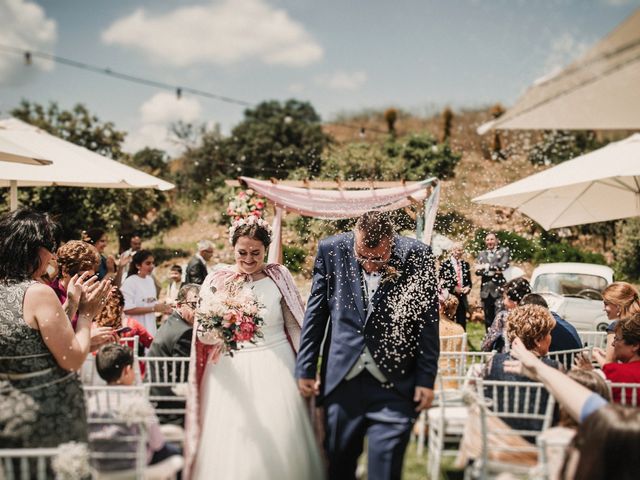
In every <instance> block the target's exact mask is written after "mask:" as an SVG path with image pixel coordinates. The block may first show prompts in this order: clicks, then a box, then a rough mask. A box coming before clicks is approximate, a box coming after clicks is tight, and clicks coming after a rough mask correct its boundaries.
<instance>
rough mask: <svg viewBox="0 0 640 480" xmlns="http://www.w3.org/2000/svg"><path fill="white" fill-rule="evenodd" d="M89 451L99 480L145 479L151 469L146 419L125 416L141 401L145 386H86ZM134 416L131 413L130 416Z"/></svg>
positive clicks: (143, 396)
mask: <svg viewBox="0 0 640 480" xmlns="http://www.w3.org/2000/svg"><path fill="white" fill-rule="evenodd" d="M84 394H85V399H86V402H87V413H88V415H87V423H88V424H89V448H90V450H91V453H90V458H91V463H92V465H93V467H94V469H95V470H96V477H97V478H99V479H105V480H119V479H125V478H139V479H141V478H144V476H145V469H146V465H147V435H146V419H145V418H138V417H136V418H123V417H122V416H121V412H123V410H125V409H126V408H127V407H128V406H129V405H131V404H132V403H133V401H134V399H135V398H136V396H137V397H141V398H142V399H144V400H146V401H148V389H147V387H145V386H122V387H120V386H106V387H102V386H85V387H84ZM128 413H131V412H128Z"/></svg>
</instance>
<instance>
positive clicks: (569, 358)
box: [547, 347, 591, 371]
mask: <svg viewBox="0 0 640 480" xmlns="http://www.w3.org/2000/svg"><path fill="white" fill-rule="evenodd" d="M582 354H585V355H586V356H587V358H589V359H591V347H583V348H573V349H571V350H557V351H555V352H549V353H548V354H547V357H549V358H550V359H551V360H555V361H556V362H558V363H559V364H560V365H562V366H563V367H564V369H565V370H566V371H569V370H571V368H572V367H573V361H574V359H575V358H576V356H577V355H582Z"/></svg>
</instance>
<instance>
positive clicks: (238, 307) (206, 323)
mask: <svg viewBox="0 0 640 480" xmlns="http://www.w3.org/2000/svg"><path fill="white" fill-rule="evenodd" d="M263 315H264V305H262V304H261V303H260V302H259V301H258V299H257V298H256V297H255V295H254V293H253V290H251V288H250V287H249V286H248V285H247V284H246V282H244V281H243V280H234V281H231V282H228V283H226V284H225V286H224V288H221V289H218V290H215V291H214V292H213V294H212V295H206V296H205V297H204V298H203V299H202V301H201V303H200V307H199V308H198V311H197V313H196V316H197V318H198V324H199V327H198V339H199V340H200V341H201V342H202V343H205V344H208V345H216V346H219V347H220V348H221V353H226V354H228V355H230V356H233V352H234V351H236V350H239V349H240V348H242V343H246V342H249V343H253V344H255V343H257V341H258V339H261V338H263V334H262V330H261V327H262V324H263V323H264V320H263V318H262V317H263Z"/></svg>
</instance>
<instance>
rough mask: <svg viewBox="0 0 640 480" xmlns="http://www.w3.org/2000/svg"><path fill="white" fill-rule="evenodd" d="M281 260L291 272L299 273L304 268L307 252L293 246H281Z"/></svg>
mask: <svg viewBox="0 0 640 480" xmlns="http://www.w3.org/2000/svg"><path fill="white" fill-rule="evenodd" d="M282 258H283V260H284V265H285V267H287V268H288V269H289V270H290V271H292V272H296V273H297V272H300V271H302V269H303V268H304V264H305V261H306V259H307V251H306V250H305V249H304V248H300V247H296V246H295V245H283V246H282Z"/></svg>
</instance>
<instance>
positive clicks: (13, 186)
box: [9, 180, 18, 212]
mask: <svg viewBox="0 0 640 480" xmlns="http://www.w3.org/2000/svg"><path fill="white" fill-rule="evenodd" d="M9 208H10V209H11V211H12V212H13V211H14V210H17V209H18V181H17V180H11V181H9Z"/></svg>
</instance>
